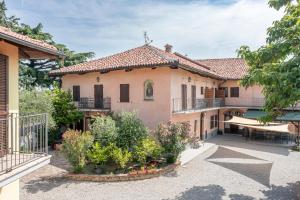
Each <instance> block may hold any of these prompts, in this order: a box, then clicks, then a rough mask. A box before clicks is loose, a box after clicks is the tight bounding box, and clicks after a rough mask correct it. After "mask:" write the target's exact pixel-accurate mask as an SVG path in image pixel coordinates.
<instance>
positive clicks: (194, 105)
mask: <svg viewBox="0 0 300 200" xmlns="http://www.w3.org/2000/svg"><path fill="white" fill-rule="evenodd" d="M191 90H192V93H191V95H192V96H191V97H192V108H193V109H195V108H196V86H195V85H192V87H191Z"/></svg>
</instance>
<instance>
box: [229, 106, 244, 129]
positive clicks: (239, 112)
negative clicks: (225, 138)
mask: <svg viewBox="0 0 300 200" xmlns="http://www.w3.org/2000/svg"><path fill="white" fill-rule="evenodd" d="M243 114H244V112H243V111H242V110H239V109H230V110H227V111H226V112H224V120H225V121H227V120H230V119H231V118H232V117H233V116H238V117H241V116H243ZM224 132H225V133H230V134H242V132H241V131H240V130H239V126H238V125H235V124H230V123H226V122H225V123H224Z"/></svg>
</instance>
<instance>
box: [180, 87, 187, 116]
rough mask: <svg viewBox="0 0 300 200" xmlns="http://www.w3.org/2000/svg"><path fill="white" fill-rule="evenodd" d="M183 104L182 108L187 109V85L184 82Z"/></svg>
mask: <svg viewBox="0 0 300 200" xmlns="http://www.w3.org/2000/svg"><path fill="white" fill-rule="evenodd" d="M181 101H182V102H181V104H182V110H186V109H187V86H186V85H184V84H182V85H181Z"/></svg>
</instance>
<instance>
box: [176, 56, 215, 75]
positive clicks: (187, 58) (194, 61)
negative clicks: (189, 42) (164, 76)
mask: <svg viewBox="0 0 300 200" xmlns="http://www.w3.org/2000/svg"><path fill="white" fill-rule="evenodd" d="M174 54H175V55H176V56H179V57H181V58H183V59H186V60H188V61H190V62H192V63H194V64H196V65H199V66H201V67H204V68H206V69H208V70H211V68H210V67H209V66H206V65H203V64H200V63H198V62H197V61H196V60H193V59H191V58H189V57H187V56H184V55H182V54H180V53H178V52H174ZM212 71H214V70H212Z"/></svg>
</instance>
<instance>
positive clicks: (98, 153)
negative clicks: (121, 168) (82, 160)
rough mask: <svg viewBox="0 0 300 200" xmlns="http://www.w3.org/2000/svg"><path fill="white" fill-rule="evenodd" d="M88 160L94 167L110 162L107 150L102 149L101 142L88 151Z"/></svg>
mask: <svg viewBox="0 0 300 200" xmlns="http://www.w3.org/2000/svg"><path fill="white" fill-rule="evenodd" d="M87 158H88V160H89V161H90V162H91V163H92V164H93V165H104V164H105V163H106V162H107V160H108V152H107V148H105V147H102V146H101V144H100V143H99V142H96V143H94V144H93V146H92V148H91V149H90V150H88V152H87Z"/></svg>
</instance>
